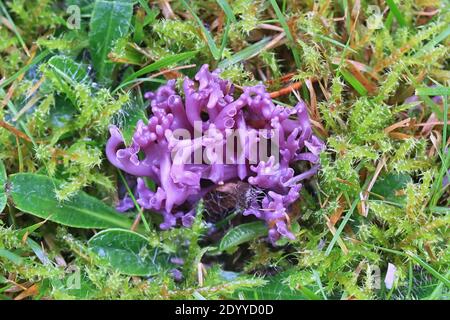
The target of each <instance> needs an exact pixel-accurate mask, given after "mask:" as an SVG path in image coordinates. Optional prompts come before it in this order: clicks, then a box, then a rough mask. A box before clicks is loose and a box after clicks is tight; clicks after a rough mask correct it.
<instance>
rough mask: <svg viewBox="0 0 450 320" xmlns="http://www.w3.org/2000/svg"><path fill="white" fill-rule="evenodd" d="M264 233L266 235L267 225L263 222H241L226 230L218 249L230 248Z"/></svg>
mask: <svg viewBox="0 0 450 320" xmlns="http://www.w3.org/2000/svg"><path fill="white" fill-rule="evenodd" d="M265 235H267V226H266V225H265V224H264V223H263V222H260V221H257V222H250V223H245V224H241V225H239V226H237V227H235V228H233V229H231V230H230V231H228V232H227V234H226V235H225V236H224V237H223V238H222V241H221V242H220V245H219V250H220V251H226V250H230V249H233V248H235V247H237V246H239V245H240V244H242V243H245V242H248V241H250V240H253V239H256V238H259V237H262V236H265Z"/></svg>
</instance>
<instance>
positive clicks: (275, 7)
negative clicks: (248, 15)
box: [270, 0, 301, 68]
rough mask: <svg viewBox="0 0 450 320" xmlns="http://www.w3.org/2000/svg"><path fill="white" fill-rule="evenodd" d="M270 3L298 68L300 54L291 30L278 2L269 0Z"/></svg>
mask: <svg viewBox="0 0 450 320" xmlns="http://www.w3.org/2000/svg"><path fill="white" fill-rule="evenodd" d="M270 3H271V4H272V7H273V10H275V14H276V15H277V18H278V21H279V22H280V24H281V26H282V27H283V29H284V32H285V33H286V37H287V38H288V40H289V41H290V42H291V50H292V55H293V56H294V60H295V65H296V66H297V68H300V66H301V60H300V54H299V52H298V50H297V48H296V47H295V45H296V44H295V39H294V37H293V36H292V33H291V30H290V29H289V26H288V24H287V22H286V19H285V18H284V14H283V13H282V12H281V10H280V7H279V6H278V3H277V1H276V0H270Z"/></svg>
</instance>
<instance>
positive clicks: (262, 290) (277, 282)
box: [233, 271, 321, 300]
mask: <svg viewBox="0 0 450 320" xmlns="http://www.w3.org/2000/svg"><path fill="white" fill-rule="evenodd" d="M290 274H292V272H291V271H286V272H282V273H279V274H277V275H275V276H272V277H266V278H264V279H265V280H268V282H267V284H266V285H264V286H262V287H258V288H245V289H240V290H238V291H236V292H235V294H234V295H233V296H236V297H239V296H244V298H245V299H249V300H321V298H320V297H319V296H318V295H316V294H315V293H314V292H313V291H312V290H311V289H310V288H308V287H306V286H305V285H304V284H299V285H298V290H294V289H291V288H290V287H289V286H288V285H287V284H286V283H285V282H284V281H285V280H286V278H287V277H288V276H289V275H290Z"/></svg>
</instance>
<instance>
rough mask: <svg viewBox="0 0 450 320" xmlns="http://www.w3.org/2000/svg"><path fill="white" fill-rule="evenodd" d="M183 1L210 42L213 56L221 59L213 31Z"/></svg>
mask: <svg viewBox="0 0 450 320" xmlns="http://www.w3.org/2000/svg"><path fill="white" fill-rule="evenodd" d="M181 3H182V4H183V5H184V6H185V7H186V9H187V10H188V11H189V12H190V13H191V14H192V16H193V17H194V19H195V21H196V22H197V23H198V26H199V27H200V29H201V30H202V32H203V34H204V36H205V38H206V42H207V43H208V47H209V50H210V51H211V54H212V56H213V57H214V59H216V60H219V59H220V50H219V48H217V45H216V43H215V41H214V39H213V37H212V35H211V32H209V30H208V29H206V27H205V25H204V24H203V22H202V20H200V18H199V17H198V16H197V14H196V13H195V12H194V10H193V9H192V8H191V7H190V6H189V5H188V4H187V2H186V1H185V0H181Z"/></svg>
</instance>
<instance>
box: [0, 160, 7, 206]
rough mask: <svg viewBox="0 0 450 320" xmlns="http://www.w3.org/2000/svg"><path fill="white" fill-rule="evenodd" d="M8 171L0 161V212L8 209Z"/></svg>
mask: <svg viewBox="0 0 450 320" xmlns="http://www.w3.org/2000/svg"><path fill="white" fill-rule="evenodd" d="M5 186H6V170H5V165H4V164H3V162H2V161H1V160H0V212H3V209H5V207H6V200H7V198H6V189H5Z"/></svg>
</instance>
